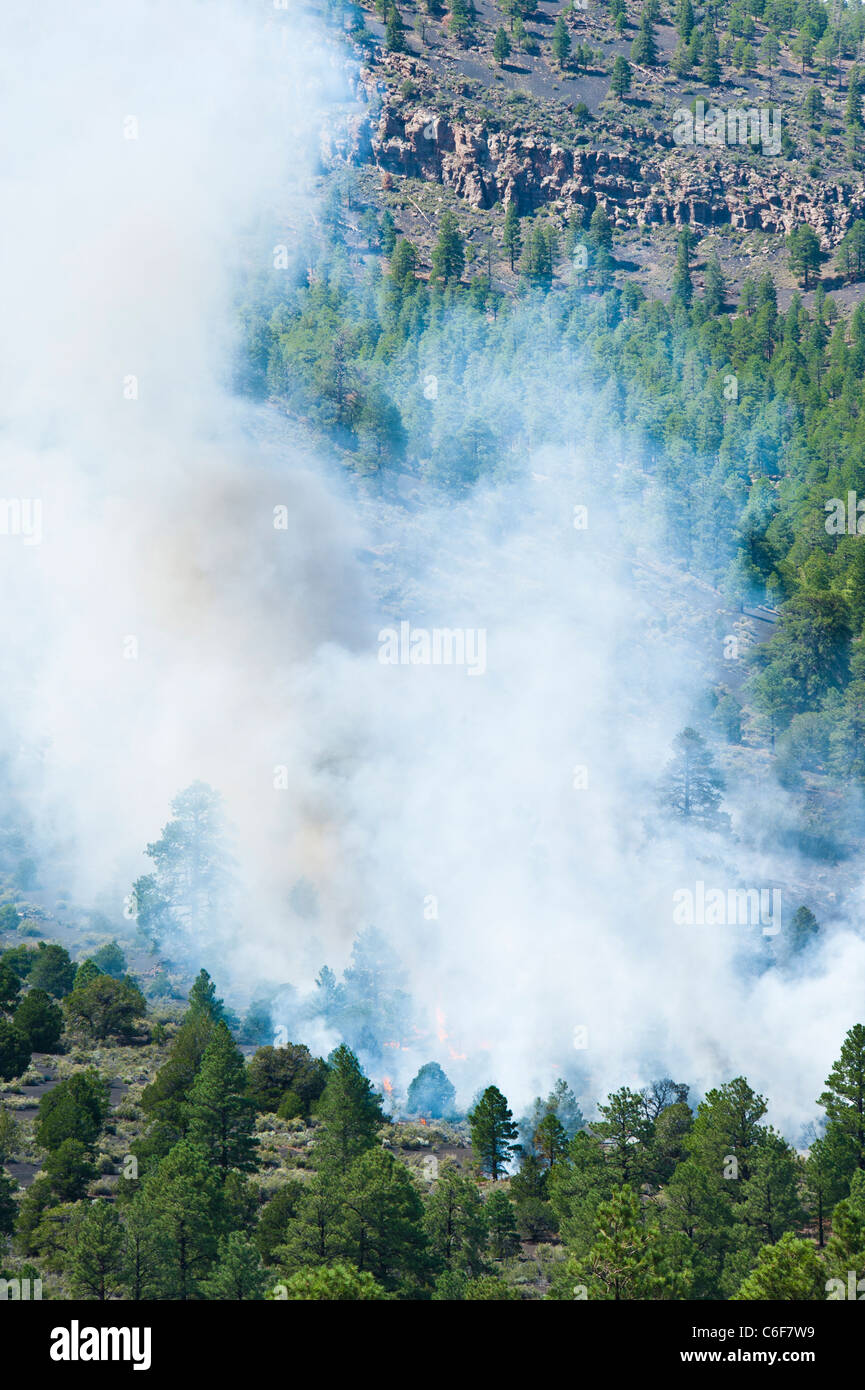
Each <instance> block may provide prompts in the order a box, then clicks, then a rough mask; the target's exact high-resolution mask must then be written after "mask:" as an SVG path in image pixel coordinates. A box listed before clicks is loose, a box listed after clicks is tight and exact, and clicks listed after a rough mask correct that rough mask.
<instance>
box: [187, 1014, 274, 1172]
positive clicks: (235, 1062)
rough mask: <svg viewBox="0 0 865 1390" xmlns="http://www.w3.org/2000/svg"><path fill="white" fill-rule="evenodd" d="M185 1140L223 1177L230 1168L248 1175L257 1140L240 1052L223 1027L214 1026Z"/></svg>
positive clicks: (196, 1083)
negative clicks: (196, 1148) (253, 1131)
mask: <svg viewBox="0 0 865 1390" xmlns="http://www.w3.org/2000/svg"><path fill="white" fill-rule="evenodd" d="M188 1113H189V1137H190V1139H191V1140H192V1141H193V1143H195V1144H197V1145H198V1146H199V1148H201V1149H202V1150H203V1152H205V1153H207V1154H209V1156H210V1159H211V1162H212V1163H213V1165H214V1167H215V1168H217V1169H218V1170H219V1172H220V1173H222V1175H223V1176H225V1174H226V1173H228V1171H229V1169H232V1168H234V1169H237V1170H238V1171H240V1172H252V1171H254V1169H255V1166H256V1163H255V1153H256V1149H257V1147H258V1140H257V1139H255V1138H253V1134H252V1129H253V1124H254V1121H255V1101H254V1100H253V1099H252V1098H251V1097H250V1096H249V1095H247V1091H246V1068H245V1066H244V1062H243V1057H242V1055H241V1052H240V1049H239V1048H238V1047H237V1045H236V1043H235V1042H234V1040H233V1038H232V1036H231V1034H230V1033H229V1031H228V1028H227V1027H226V1025H225V1024H224V1023H217V1024H216V1026H215V1028H214V1030H213V1032H212V1034H211V1036H210V1040H209V1042H208V1044H207V1047H206V1048H205V1051H204V1056H203V1057H202V1059H201V1068H200V1070H199V1072H198V1075H197V1076H196V1078H195V1081H194V1082H193V1084H192V1090H191V1092H190V1096H189V1112H188Z"/></svg>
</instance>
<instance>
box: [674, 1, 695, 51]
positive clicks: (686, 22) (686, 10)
mask: <svg viewBox="0 0 865 1390" xmlns="http://www.w3.org/2000/svg"><path fill="white" fill-rule="evenodd" d="M676 30H677V32H678V35H679V38H680V39H684V40H685V42H686V43H687V42H688V39H689V38H690V37H691V34H692V33H693V30H694V7H693V5H692V4H691V0H679V6H678V9H677V10H676Z"/></svg>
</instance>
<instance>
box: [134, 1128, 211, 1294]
mask: <svg viewBox="0 0 865 1390" xmlns="http://www.w3.org/2000/svg"><path fill="white" fill-rule="evenodd" d="M139 1200H140V1203H141V1206H140V1211H141V1213H142V1215H143V1216H144V1218H145V1219H146V1221H147V1222H149V1223H150V1225H151V1228H152V1229H153V1232H154V1237H155V1238H156V1239H157V1244H156V1250H155V1260H154V1263H155V1265H156V1268H155V1273H154V1278H155V1279H156V1280H157V1281H158V1285H159V1287H160V1290H161V1297H163V1298H168V1299H176V1300H177V1301H179V1302H186V1301H187V1300H188V1299H194V1298H197V1297H198V1296H199V1295H200V1292H201V1285H202V1281H203V1279H204V1278H205V1277H206V1275H207V1274H208V1272H209V1270H210V1267H211V1265H212V1262H213V1260H214V1258H215V1256H216V1250H217V1244H218V1237H219V1234H220V1229H219V1227H220V1218H221V1210H222V1203H223V1193H222V1184H221V1183H220V1180H219V1176H218V1174H217V1173H215V1172H214V1170H213V1168H212V1167H211V1165H210V1163H209V1161H208V1159H207V1155H206V1154H205V1153H203V1152H202V1150H201V1149H199V1148H197V1147H196V1145H194V1144H191V1143H190V1142H189V1140H188V1139H183V1140H181V1141H180V1143H179V1144H175V1145H174V1148H173V1149H172V1150H171V1152H170V1153H169V1154H167V1155H166V1156H165V1158H163V1159H162V1160H161V1162H160V1163H159V1164H158V1165H157V1166H156V1168H154V1169H153V1171H152V1172H151V1173H148V1174H147V1176H146V1177H145V1179H144V1184H143V1188H142V1191H141V1196H140V1199H139Z"/></svg>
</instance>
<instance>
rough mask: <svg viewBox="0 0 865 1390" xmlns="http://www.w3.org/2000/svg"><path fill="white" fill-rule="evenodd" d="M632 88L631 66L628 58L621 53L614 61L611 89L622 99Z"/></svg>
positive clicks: (614, 94) (618, 98)
mask: <svg viewBox="0 0 865 1390" xmlns="http://www.w3.org/2000/svg"><path fill="white" fill-rule="evenodd" d="M630 90H631V67H630V64H629V63H628V61H627V59H626V58H623V57H622V55H621V53H619V54H618V55H617V57H616V60H615V62H614V63H613V72H612V76H611V78H610V91H611V92H612V94H613V96H614V97H616V98H617V100H619V101H621V100H622V98H623V97H625V96H627V94H628V92H629V91H630Z"/></svg>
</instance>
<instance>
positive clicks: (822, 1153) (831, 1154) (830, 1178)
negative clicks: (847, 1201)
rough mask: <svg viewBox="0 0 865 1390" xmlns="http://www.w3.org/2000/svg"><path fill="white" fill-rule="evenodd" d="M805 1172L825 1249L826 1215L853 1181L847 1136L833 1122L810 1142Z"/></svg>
mask: <svg viewBox="0 0 865 1390" xmlns="http://www.w3.org/2000/svg"><path fill="white" fill-rule="evenodd" d="M804 1173H805V1196H806V1200H807V1202H808V1206H809V1208H810V1210H811V1212H812V1214H813V1215H814V1217H815V1218H816V1221H817V1244H818V1245H819V1247H820V1249H821V1250H822V1248H823V1245H824V1241H825V1222H826V1219H827V1217H828V1216H829V1215H830V1213H831V1211H832V1208H833V1207H834V1206H835V1204H836V1202H840V1201H841V1198H842V1197H844V1196H845V1194H846V1192H847V1189H848V1186H849V1181H850V1167H849V1151H848V1148H847V1144H846V1140H845V1139H844V1137H843V1135H842V1134H841V1133H840V1132H839V1131H838V1130H837V1129H836V1128H835V1127H834V1126H832V1127H830V1129H829V1132H828V1133H827V1134H824V1135H822V1136H821V1137H820V1138H818V1139H815V1140H814V1142H813V1143H812V1144H811V1147H810V1148H809V1150H808V1157H807V1158H806V1160H805V1170H804Z"/></svg>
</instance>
